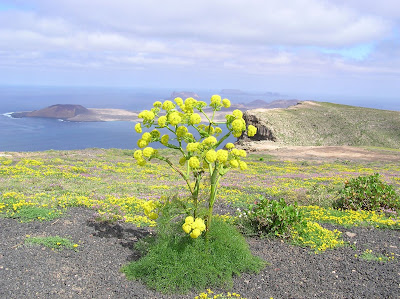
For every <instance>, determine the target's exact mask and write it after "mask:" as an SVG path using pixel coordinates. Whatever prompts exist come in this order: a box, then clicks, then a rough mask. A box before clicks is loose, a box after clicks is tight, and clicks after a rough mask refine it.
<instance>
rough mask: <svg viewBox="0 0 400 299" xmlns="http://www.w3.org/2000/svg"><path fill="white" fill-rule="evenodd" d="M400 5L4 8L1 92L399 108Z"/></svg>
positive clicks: (171, 0)
mask: <svg viewBox="0 0 400 299" xmlns="http://www.w3.org/2000/svg"><path fill="white" fill-rule="evenodd" d="M399 82H400V3H399V1H398V0H381V1H376V0H335V1H334V0H288V1H281V0H200V1H198V0H191V1H179V0H164V1H161V0H157V1H156V0H146V1H143V0H141V1H137V0H116V1H109V0H93V1H89V0H79V1H77V0H57V1H54V0H38V1H30V0H24V1H19V0H14V1H7V0H0V85H55V86H59V85H63V86H64V85H65V86H75V85H76V86H86V85H89V86H128V87H129V86H132V87H171V88H197V89H199V88H210V89H220V88H237V89H242V90H257V91H277V92H281V93H300V94H302V93H303V94H338V95H340V94H343V95H359V96H382V95H384V96H388V97H393V98H397V99H399V101H400V93H399V91H400V87H399Z"/></svg>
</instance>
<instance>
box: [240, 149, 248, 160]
mask: <svg viewBox="0 0 400 299" xmlns="http://www.w3.org/2000/svg"><path fill="white" fill-rule="evenodd" d="M239 156H240V157H243V158H245V157H246V156H247V153H246V151H245V150H239Z"/></svg>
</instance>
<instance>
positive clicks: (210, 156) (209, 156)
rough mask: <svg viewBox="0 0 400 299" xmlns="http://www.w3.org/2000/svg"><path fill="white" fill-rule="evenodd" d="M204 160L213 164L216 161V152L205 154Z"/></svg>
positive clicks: (210, 151) (211, 151)
mask: <svg viewBox="0 0 400 299" xmlns="http://www.w3.org/2000/svg"><path fill="white" fill-rule="evenodd" d="M206 159H207V161H208V162H210V163H213V162H215V161H216V160H217V152H216V151H215V150H213V149H211V150H209V151H208V152H207V153H206Z"/></svg>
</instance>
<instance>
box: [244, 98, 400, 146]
mask: <svg viewBox="0 0 400 299" xmlns="http://www.w3.org/2000/svg"><path fill="white" fill-rule="evenodd" d="M243 117H244V119H245V121H246V123H247V124H248V125H250V124H251V125H254V126H255V127H256V128H257V134H256V135H255V136H254V137H252V138H251V139H250V138H249V137H247V136H246V135H243V137H241V139H240V140H239V143H242V144H243V143H247V146H248V147H254V148H256V147H259V145H260V144H259V143H258V142H259V141H273V142H274V143H276V144H280V145H285V146H376V147H388V148H395V149H398V148H400V133H399V132H400V112H399V111H389V110H379V109H371V108H363V107H355V106H347V105H339V104H332V103H324V102H311V101H304V102H299V103H298V104H297V105H294V106H290V107H288V108H286V109H265V108H261V109H260V108H258V109H251V110H247V111H246V112H245V113H244V116H243ZM251 143H252V144H251Z"/></svg>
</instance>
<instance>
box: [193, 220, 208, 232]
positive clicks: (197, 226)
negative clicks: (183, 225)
mask: <svg viewBox="0 0 400 299" xmlns="http://www.w3.org/2000/svg"><path fill="white" fill-rule="evenodd" d="M192 229H198V230H200V232H202V231H204V230H205V229H206V225H205V224H204V221H203V219H201V218H196V220H195V221H194V222H193V223H192Z"/></svg>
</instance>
